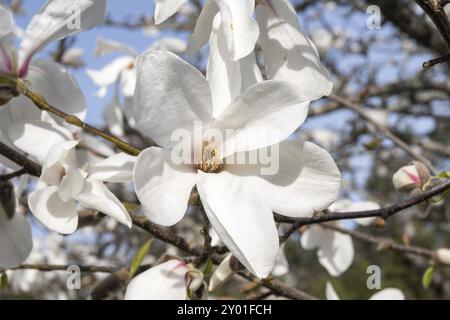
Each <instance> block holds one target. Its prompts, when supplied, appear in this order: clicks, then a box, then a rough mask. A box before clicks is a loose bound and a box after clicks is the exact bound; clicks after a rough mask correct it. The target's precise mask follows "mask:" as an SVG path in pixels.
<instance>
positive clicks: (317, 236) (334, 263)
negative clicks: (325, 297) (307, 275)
mask: <svg viewBox="0 0 450 320" xmlns="http://www.w3.org/2000/svg"><path fill="white" fill-rule="evenodd" d="M301 244H302V247H303V248H304V249H306V250H312V249H315V248H318V250H317V257H318V259H319V263H320V264H321V265H322V266H323V267H324V268H325V269H326V270H327V271H328V273H329V274H330V275H331V276H333V277H337V276H339V275H341V274H342V273H344V272H345V271H346V270H347V269H348V268H349V267H350V265H351V264H352V262H353V257H354V248H353V241H352V238H351V237H350V236H349V235H346V234H342V233H339V232H336V231H333V230H328V229H324V228H321V227H320V226H313V227H310V228H308V229H307V230H306V231H305V232H304V233H303V234H302V237H301Z"/></svg>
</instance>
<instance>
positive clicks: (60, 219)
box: [28, 186, 78, 234]
mask: <svg viewBox="0 0 450 320" xmlns="http://www.w3.org/2000/svg"><path fill="white" fill-rule="evenodd" d="M28 205H29V207H30V211H31V212H32V213H33V214H34V215H35V217H36V218H37V219H38V220H39V221H40V222H41V223H42V224H44V225H45V226H46V227H47V228H49V229H50V230H53V231H56V232H58V233H62V234H71V233H74V232H75V230H76V229H77V226H78V212H77V206H76V203H75V201H73V200H72V201H68V202H64V201H62V200H61V199H60V197H59V195H58V188H57V187H55V186H50V187H46V188H43V189H38V190H36V191H34V192H32V193H31V194H30V195H29V197H28Z"/></svg>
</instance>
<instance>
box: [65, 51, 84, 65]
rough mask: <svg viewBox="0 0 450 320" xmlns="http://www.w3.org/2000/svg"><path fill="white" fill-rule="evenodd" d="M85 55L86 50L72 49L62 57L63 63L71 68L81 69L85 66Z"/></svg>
mask: <svg viewBox="0 0 450 320" xmlns="http://www.w3.org/2000/svg"><path fill="white" fill-rule="evenodd" d="M83 55H84V49H81V48H70V49H68V50H66V51H65V52H64V54H63V55H62V57H61V62H62V63H63V64H65V65H68V66H71V67H75V68H80V67H81V66H83V65H84V61H83Z"/></svg>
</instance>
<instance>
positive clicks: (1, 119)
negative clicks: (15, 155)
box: [0, 105, 20, 170]
mask: <svg viewBox="0 0 450 320" xmlns="http://www.w3.org/2000/svg"><path fill="white" fill-rule="evenodd" d="M11 123H13V120H12V117H11V113H10V107H9V105H5V106H3V107H1V108H0V142H2V143H4V144H6V145H7V146H8V147H10V148H13V149H14V144H13V142H12V141H11V139H10V138H9V135H8V129H9V126H10V125H11ZM0 164H1V165H4V166H5V167H7V168H10V169H13V170H19V169H20V166H18V165H17V164H16V163H15V162H13V161H11V160H9V159H8V158H6V157H4V156H2V155H1V154H0Z"/></svg>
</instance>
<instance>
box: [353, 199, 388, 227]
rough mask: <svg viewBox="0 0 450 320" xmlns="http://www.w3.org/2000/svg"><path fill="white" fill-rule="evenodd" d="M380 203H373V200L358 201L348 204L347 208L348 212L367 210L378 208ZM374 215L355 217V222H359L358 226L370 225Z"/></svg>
mask: <svg viewBox="0 0 450 320" xmlns="http://www.w3.org/2000/svg"><path fill="white" fill-rule="evenodd" d="M380 208H381V207H380V205H379V204H378V203H375V202H373V201H358V202H354V203H352V204H351V205H350V207H349V208H348V211H349V212H359V211H368V210H378V209H380ZM375 219H376V217H369V218H360V219H355V222H356V223H357V224H359V225H360V226H363V227H367V226H370V225H371V224H372V223H373V222H374V221H375Z"/></svg>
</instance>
